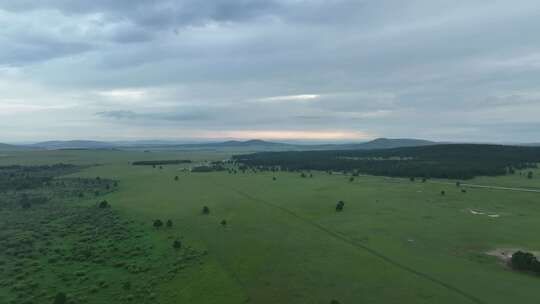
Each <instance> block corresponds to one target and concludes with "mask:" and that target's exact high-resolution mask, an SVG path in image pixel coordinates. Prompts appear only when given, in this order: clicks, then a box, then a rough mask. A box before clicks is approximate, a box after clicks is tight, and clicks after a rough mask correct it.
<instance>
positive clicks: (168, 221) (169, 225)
mask: <svg viewBox="0 0 540 304" xmlns="http://www.w3.org/2000/svg"><path fill="white" fill-rule="evenodd" d="M165 225H166V226H167V228H171V227H172V226H173V223H172V221H171V220H167V223H166V224H165Z"/></svg>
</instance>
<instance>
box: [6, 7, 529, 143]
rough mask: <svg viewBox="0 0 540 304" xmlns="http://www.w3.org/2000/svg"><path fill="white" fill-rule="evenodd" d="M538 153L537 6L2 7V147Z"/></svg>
mask: <svg viewBox="0 0 540 304" xmlns="http://www.w3.org/2000/svg"><path fill="white" fill-rule="evenodd" d="M377 137H393V138H403V137H408V138H423V139H431V140H449V141H486V142H540V3H538V0H515V1H508V0H448V1H446V0H440V1H433V0H408V1H403V0H350V1H349V0H251V1H250V0H205V1H200V0H178V1H171V0H163V1H147V0H115V1H109V0H92V1H89V0H88V1H83V0H81V1H70V0H48V1H45V0H17V1H13V0H0V142H28V141H41V140H52V139H94V140H136V139H170V140H173V139H177V140H217V139H252V138H260V139H269V140H311V141H364V140H368V139H372V138H377Z"/></svg>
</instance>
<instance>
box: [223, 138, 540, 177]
mask: <svg viewBox="0 0 540 304" xmlns="http://www.w3.org/2000/svg"><path fill="white" fill-rule="evenodd" d="M233 159H234V160H235V161H236V162H238V163H240V164H241V165H245V166H249V167H252V168H258V169H262V170H265V169H270V170H275V169H276V168H279V169H280V170H285V171H299V170H320V171H341V172H349V173H353V174H371V175H380V176H393V177H425V178H430V177H434V178H452V179H471V178H473V177H475V176H497V175H505V174H515V172H516V170H523V169H527V168H536V167H537V164H538V163H539V162H540V147H524V146H506V145H486V144H441V145H431V146H420V147H405V148H394V149H384V150H368V151H366V150H346V151H337V150H333V151H300V152H260V153H254V154H245V155H236V156H234V157H233ZM530 178H532V176H530Z"/></svg>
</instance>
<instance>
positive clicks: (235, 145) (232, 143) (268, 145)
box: [147, 138, 436, 151]
mask: <svg viewBox="0 0 540 304" xmlns="http://www.w3.org/2000/svg"><path fill="white" fill-rule="evenodd" d="M434 144H436V143H435V142H432V141H427V140H420V139H408V138H401V139H389V138H377V139H375V140H372V141H368V142H364V143H351V144H320V145H317V144H294V143H280V142H271V141H265V140H260V139H252V140H247V141H238V140H229V141H225V142H213V143H195V144H193V143H191V144H177V145H161V146H154V147H150V148H160V149H182V150H184V149H186V150H201V149H212V150H220V149H224V150H242V151H307V150H375V149H390V148H400V147H416V146H427V145H434ZM147 147H148V146H147Z"/></svg>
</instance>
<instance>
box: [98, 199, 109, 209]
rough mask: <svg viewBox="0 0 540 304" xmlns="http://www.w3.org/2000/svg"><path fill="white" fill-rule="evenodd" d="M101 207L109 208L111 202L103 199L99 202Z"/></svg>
mask: <svg viewBox="0 0 540 304" xmlns="http://www.w3.org/2000/svg"><path fill="white" fill-rule="evenodd" d="M99 208H101V209H105V208H109V202H107V201H105V200H103V201H101V202H100V203H99Z"/></svg>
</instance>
